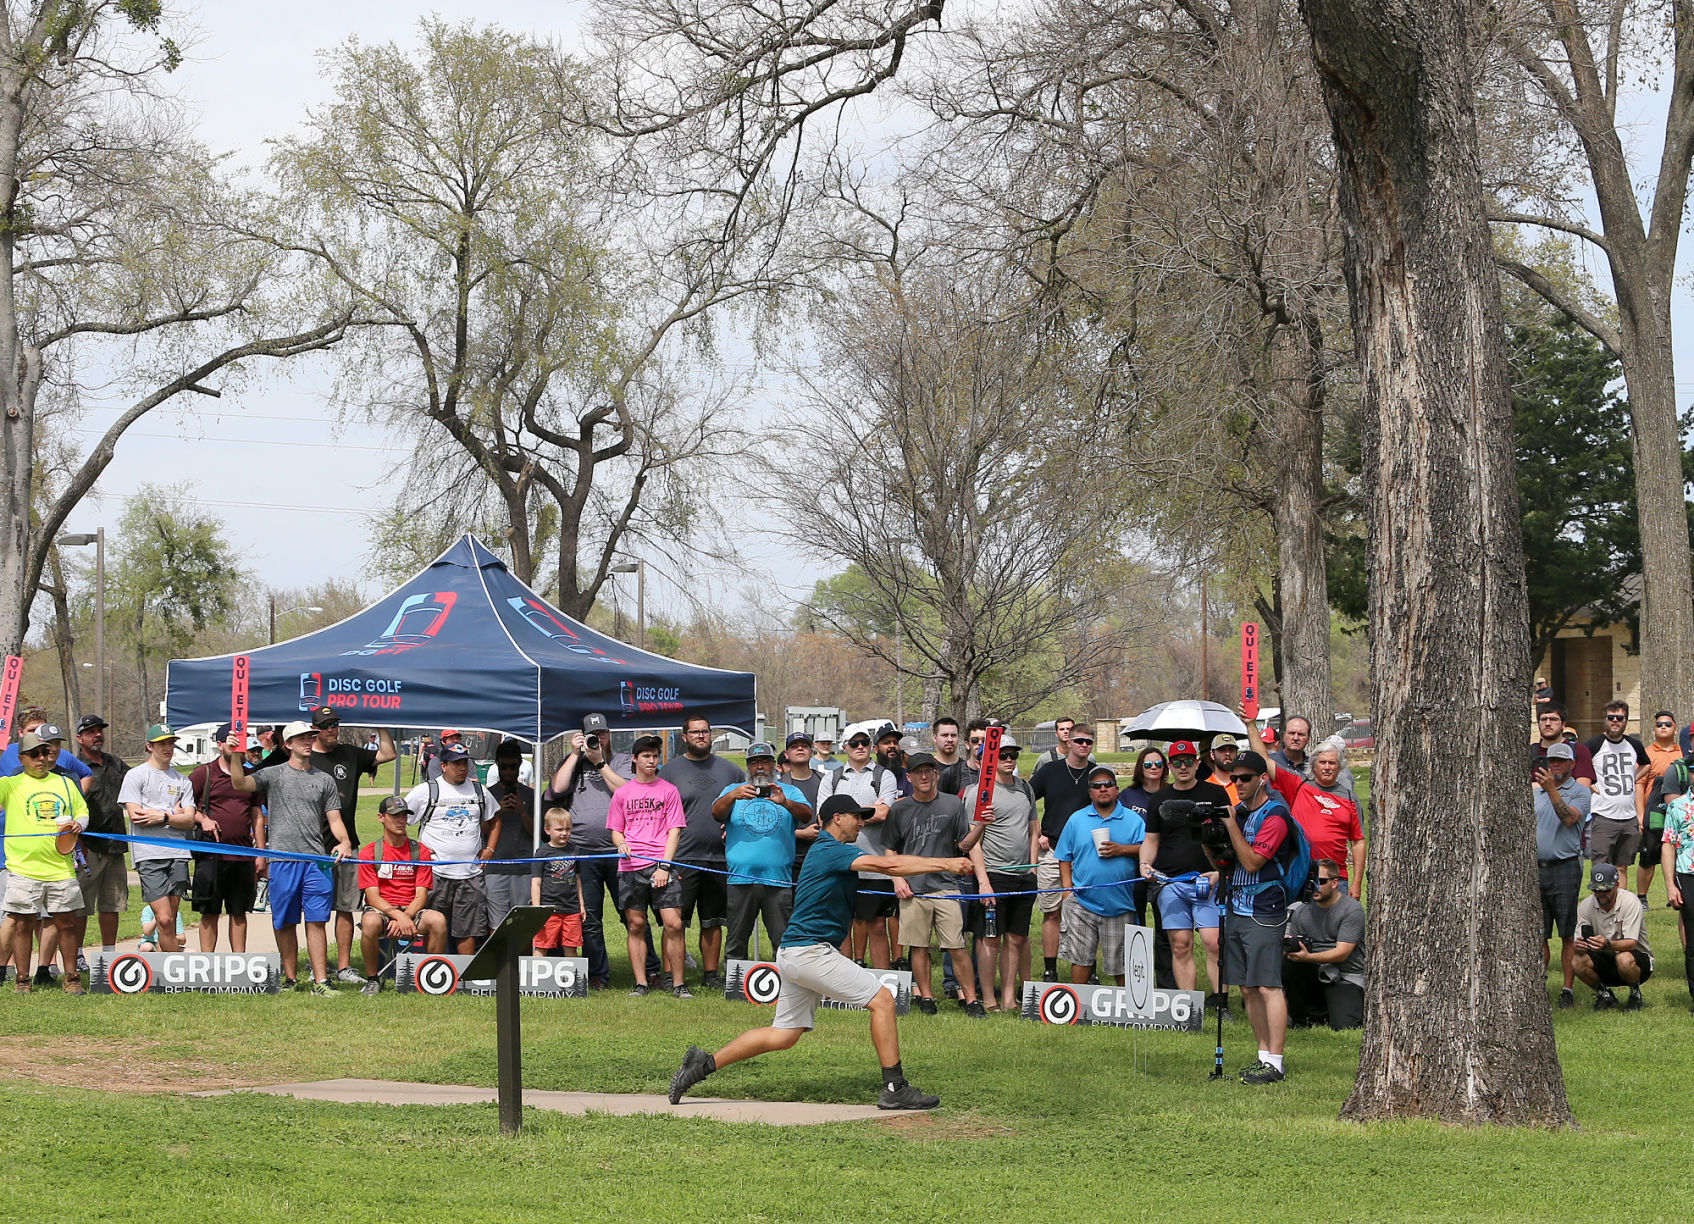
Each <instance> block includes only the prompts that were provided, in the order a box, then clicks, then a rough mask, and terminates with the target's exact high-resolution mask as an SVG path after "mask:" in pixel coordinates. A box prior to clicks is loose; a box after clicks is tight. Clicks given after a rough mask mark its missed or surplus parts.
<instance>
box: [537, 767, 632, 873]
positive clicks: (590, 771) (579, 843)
mask: <svg viewBox="0 0 1694 1224" xmlns="http://www.w3.org/2000/svg"><path fill="white" fill-rule="evenodd" d="M606 764H608V765H610V766H611V767H612V768H611V771H612V772H613V773H615V774H617V775H618V777H620V778H623V779H625V780H626V781H627V780H628V779H630V778H632V777H634V776H635V766H634V765H633V764H632V763H631V761H630V759H629V753H627V752H614V753H613V754H612V755H611V757H610V759H609V760H607V762H606ZM549 797H551V798H553V799H558V800H559V806H561V807H567V808H569V809H570V810H571V845H572V846H574V847H576V853H577V854H614V853H616V852H617V846H616V844H615V843H613V841H612V835H611V834H610V833H608V832H607V831H606V813H607V812H608V811H610V810H611V807H612V788H611V787H609V786H607V785H606V775H605V773H604V772H603V771H601V770H600V769H599V768H598V767H597V766H595V765H594V763H593V762H591V761H590V760H588V758H587V757H583V758H582V759H581V760H579V761H578V763H577V768H576V777H575V778H573V779H571V782H570V792H569V793H568V794H566V795H564V796H563V797H562V798H561V797H560V796H558V795H556V794H554V792H552V791H548V792H547V794H545V795H543V796H542V797H541V802H542V804H543V806H547V807H551V806H552V804H551V803H550V802H549Z"/></svg>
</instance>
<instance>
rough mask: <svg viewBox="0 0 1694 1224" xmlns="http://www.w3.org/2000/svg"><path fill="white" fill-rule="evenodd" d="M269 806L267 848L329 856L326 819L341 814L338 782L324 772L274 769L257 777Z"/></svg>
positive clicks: (254, 779)
mask: <svg viewBox="0 0 1694 1224" xmlns="http://www.w3.org/2000/svg"><path fill="white" fill-rule="evenodd" d="M253 781H254V783H255V784H257V786H258V788H259V798H260V800H262V801H263V803H264V805H265V846H266V848H267V849H271V850H290V851H293V852H294V853H295V854H328V853H329V839H328V837H327V836H326V834H325V832H324V830H325V829H326V827H327V824H326V822H325V816H326V814H327V813H329V812H339V811H340V810H341V808H340V806H339V805H340V803H341V793H340V792H339V791H338V790H337V789H336V786H335V779H334V778H332V777H330V776H329V775H328V774H326V773H324V772H323V770H321V769H295V768H294V766H292V765H272V766H270V767H269V768H267V769H261V770H259V771H258V772H257V773H255V774H254V775H253Z"/></svg>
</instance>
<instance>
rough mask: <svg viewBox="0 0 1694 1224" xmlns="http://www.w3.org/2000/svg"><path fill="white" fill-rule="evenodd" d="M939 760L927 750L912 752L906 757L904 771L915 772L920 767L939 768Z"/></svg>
mask: <svg viewBox="0 0 1694 1224" xmlns="http://www.w3.org/2000/svg"><path fill="white" fill-rule="evenodd" d="M940 768H941V762H940V761H938V760H936V759H935V758H934V757H932V756H931V755H930V754H929V753H927V752H914V753H912V755H911V756H909V757H907V758H906V772H907V773H916V772H917V771H918V770H920V769H940Z"/></svg>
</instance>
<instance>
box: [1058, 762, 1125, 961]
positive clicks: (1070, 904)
mask: <svg viewBox="0 0 1694 1224" xmlns="http://www.w3.org/2000/svg"><path fill="white" fill-rule="evenodd" d="M1071 742H1072V743H1073V744H1074V743H1075V742H1076V741H1075V740H1074V739H1073V740H1072V741H1071ZM1088 799H1089V806H1088V807H1085V808H1080V809H1078V810H1077V811H1075V812H1073V813H1072V814H1071V817H1070V819H1069V820H1067V821H1066V822H1065V830H1064V832H1063V833H1061V834H1060V835H1059V844H1058V845H1057V846H1055V847H1053V857H1054V858H1056V859H1058V861H1059V886H1060V887H1061V888H1074V889H1076V890H1077V891H1076V892H1073V893H1070V894H1068V895H1067V896H1066V897H1065V913H1064V938H1063V940H1062V942H1061V943H1060V946H1059V955H1060V956H1061V957H1063V958H1064V959H1065V960H1067V961H1069V962H1070V966H1071V981H1073V982H1076V983H1078V984H1081V983H1083V982H1086V981H1087V980H1088V977H1089V974H1091V973H1092V972H1093V970H1094V956H1095V953H1096V952H1098V953H1099V955H1100V958H1101V959H1102V960H1103V961H1104V962H1105V967H1104V971H1105V972H1106V973H1108V974H1110V975H1111V978H1112V980H1113V981H1114V982H1116V983H1117V984H1118V985H1119V986H1122V985H1123V928H1124V919H1125V917H1126V916H1127V915H1130V914H1133V913H1134V912H1135V882H1136V880H1138V879H1139V878H1140V875H1141V859H1140V856H1141V843H1142V841H1144V840H1145V839H1146V836H1147V825H1146V823H1145V822H1144V821H1143V820H1142V819H1141V816H1140V814H1139V813H1137V812H1134V811H1131V810H1130V809H1129V808H1126V807H1125V806H1124V805H1123V804H1121V803H1119V802H1118V776H1117V774H1116V773H1115V772H1113V770H1112V767H1111V766H1110V765H1096V766H1094V767H1093V768H1092V769H1090V770H1089V771H1088Z"/></svg>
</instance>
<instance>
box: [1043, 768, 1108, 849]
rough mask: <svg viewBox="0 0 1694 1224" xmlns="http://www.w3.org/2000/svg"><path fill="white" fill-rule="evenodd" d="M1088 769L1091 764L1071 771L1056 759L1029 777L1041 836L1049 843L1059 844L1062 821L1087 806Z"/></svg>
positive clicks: (1063, 822) (1063, 829)
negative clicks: (1038, 809) (1037, 805)
mask: <svg viewBox="0 0 1694 1224" xmlns="http://www.w3.org/2000/svg"><path fill="white" fill-rule="evenodd" d="M1092 768H1094V767H1093V766H1092V765H1083V766H1081V767H1080V768H1075V769H1073V768H1072V767H1071V765H1070V763H1069V762H1068V761H1066V760H1064V759H1063V758H1060V759H1059V760H1057V761H1048V762H1047V763H1046V764H1045V765H1043V766H1041V768H1040V769H1037V770H1036V771H1035V776H1034V777H1032V778H1030V780H1029V789H1030V790H1032V791H1034V792H1035V797H1036V798H1037V799H1039V800H1041V803H1042V808H1041V836H1043V837H1045V838H1046V839H1047V840H1048V841H1049V842H1050V843H1051V844H1053V845H1055V846H1056V845H1058V844H1059V836H1060V834H1062V833H1063V832H1064V831H1065V822H1066V821H1068V820H1069V819H1070V818H1071V817H1072V816H1073V815H1075V814H1076V813H1077V812H1080V811H1081V810H1082V809H1083V808H1085V807H1088V806H1090V803H1089V799H1088V771H1089V770H1090V769H1092Z"/></svg>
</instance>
